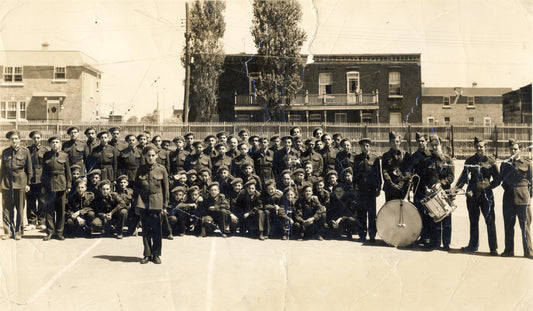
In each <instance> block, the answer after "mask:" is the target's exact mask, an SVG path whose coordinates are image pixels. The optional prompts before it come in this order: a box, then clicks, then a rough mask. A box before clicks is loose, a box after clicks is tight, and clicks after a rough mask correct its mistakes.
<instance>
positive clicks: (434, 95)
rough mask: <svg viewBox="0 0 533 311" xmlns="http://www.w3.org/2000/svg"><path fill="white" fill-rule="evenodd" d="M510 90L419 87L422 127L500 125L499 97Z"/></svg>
mask: <svg viewBox="0 0 533 311" xmlns="http://www.w3.org/2000/svg"><path fill="white" fill-rule="evenodd" d="M510 90H511V89H510V88H486V87H477V84H476V83H475V82H474V83H473V84H472V87H422V99H421V104H422V123H426V124H435V125H448V124H471V125H485V126H490V125H493V124H501V123H503V118H502V106H503V105H502V103H503V99H502V95H503V94H505V93H507V92H509V91H510Z"/></svg>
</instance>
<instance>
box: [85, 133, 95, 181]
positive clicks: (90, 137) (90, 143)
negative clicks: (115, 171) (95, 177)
mask: <svg viewBox="0 0 533 311" xmlns="http://www.w3.org/2000/svg"><path fill="white" fill-rule="evenodd" d="M83 133H84V134H85V137H87V140H86V141H85V144H86V145H87V148H89V151H88V152H87V156H89V154H91V152H92V151H93V148H94V147H96V146H98V140H97V139H96V129H95V128H94V127H92V126H89V127H88V128H86V129H85V132H83ZM88 171H90V169H89V168H87V172H88Z"/></svg>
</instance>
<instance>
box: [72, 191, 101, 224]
mask: <svg viewBox="0 0 533 311" xmlns="http://www.w3.org/2000/svg"><path fill="white" fill-rule="evenodd" d="M94 198H95V196H94V193H92V192H88V191H85V192H84V193H83V194H81V195H80V194H79V193H78V192H71V193H70V194H69V195H68V196H67V206H66V208H65V213H66V216H67V218H70V217H71V215H72V214H74V213H75V212H78V211H79V212H80V215H85V214H87V213H88V212H90V211H93V210H94V203H95V201H94Z"/></svg>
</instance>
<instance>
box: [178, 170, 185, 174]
mask: <svg viewBox="0 0 533 311" xmlns="http://www.w3.org/2000/svg"><path fill="white" fill-rule="evenodd" d="M177 174H178V175H187V172H186V171H185V170H179V171H178V173H177Z"/></svg>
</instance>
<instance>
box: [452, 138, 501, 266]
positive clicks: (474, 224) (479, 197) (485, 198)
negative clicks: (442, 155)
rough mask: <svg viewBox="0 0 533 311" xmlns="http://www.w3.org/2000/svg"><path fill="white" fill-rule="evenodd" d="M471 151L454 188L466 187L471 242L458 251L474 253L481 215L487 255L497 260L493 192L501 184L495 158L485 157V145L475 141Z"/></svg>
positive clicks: (476, 247) (477, 241) (478, 139)
mask: <svg viewBox="0 0 533 311" xmlns="http://www.w3.org/2000/svg"><path fill="white" fill-rule="evenodd" d="M474 147H475V149H476V154H475V155H473V156H471V157H469V158H468V159H466V161H465V167H464V169H463V172H462V173H461V176H460V177H459V180H457V184H456V185H455V187H456V188H457V189H461V188H462V187H463V186H464V185H465V184H467V183H468V187H467V188H466V207H467V208H468V217H469V219H470V241H469V242H468V245H467V246H465V247H462V248H461V251H463V252H465V253H473V252H475V251H477V249H478V246H479V213H480V211H481V213H482V214H483V217H485V223H486V225H487V234H488V238H489V248H490V254H491V255H492V256H497V255H498V252H497V249H498V242H497V240H496V223H495V217H494V194H493V193H492V189H494V188H496V187H497V186H498V185H499V184H500V173H499V171H498V167H497V166H496V161H495V160H494V158H492V157H491V156H488V155H486V154H485V141H483V140H481V139H480V138H478V137H475V138H474ZM454 190H455V188H454ZM453 192H455V191H452V193H453Z"/></svg>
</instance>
